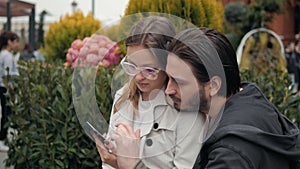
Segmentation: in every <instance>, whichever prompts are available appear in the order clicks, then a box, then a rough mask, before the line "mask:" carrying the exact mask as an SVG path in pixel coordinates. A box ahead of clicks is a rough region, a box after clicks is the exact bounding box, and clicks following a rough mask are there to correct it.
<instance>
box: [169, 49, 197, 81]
mask: <svg viewBox="0 0 300 169" xmlns="http://www.w3.org/2000/svg"><path fill="white" fill-rule="evenodd" d="M166 72H167V74H169V75H170V76H171V77H173V78H175V79H181V80H188V79H191V78H194V74H193V72H192V66H191V65H190V64H188V63H187V62H186V61H184V60H182V59H180V58H179V57H178V56H177V55H175V54H173V53H170V54H169V55H168V59H167V66H166Z"/></svg>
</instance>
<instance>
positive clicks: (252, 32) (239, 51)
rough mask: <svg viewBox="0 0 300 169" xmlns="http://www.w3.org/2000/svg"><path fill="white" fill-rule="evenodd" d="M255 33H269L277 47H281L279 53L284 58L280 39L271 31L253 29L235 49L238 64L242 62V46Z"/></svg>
mask: <svg viewBox="0 0 300 169" xmlns="http://www.w3.org/2000/svg"><path fill="white" fill-rule="evenodd" d="M257 32H267V33H270V34H272V35H273V36H274V37H275V38H276V39H277V40H278V42H279V45H280V46H281V52H282V56H283V57H284V46H283V43H282V41H281V38H280V37H279V36H278V35H277V34H276V33H275V32H273V31H272V30H270V29H266V28H258V29H253V30H251V31H249V32H248V33H247V34H246V35H245V36H244V37H243V39H242V40H241V43H240V45H239V47H238V48H237V51H236V55H237V61H238V64H240V63H241V60H242V54H243V49H244V45H245V43H246V41H247V39H248V38H249V37H250V36H252V35H253V34H255V33H257Z"/></svg>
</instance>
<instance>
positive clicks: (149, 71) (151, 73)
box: [120, 56, 160, 80]
mask: <svg viewBox="0 0 300 169" xmlns="http://www.w3.org/2000/svg"><path fill="white" fill-rule="evenodd" d="M126 58H127V56H125V57H124V58H123V59H122V61H121V63H120V64H121V66H122V68H123V70H124V71H125V73H126V74H128V75H129V76H135V75H137V74H138V73H140V72H142V75H143V76H144V77H145V78H147V79H149V80H156V79H157V77H158V73H159V71H160V69H157V68H152V67H146V66H141V67H138V66H136V65H134V64H132V63H129V62H127V61H125V60H126Z"/></svg>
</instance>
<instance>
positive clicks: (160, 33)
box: [96, 16, 206, 168]
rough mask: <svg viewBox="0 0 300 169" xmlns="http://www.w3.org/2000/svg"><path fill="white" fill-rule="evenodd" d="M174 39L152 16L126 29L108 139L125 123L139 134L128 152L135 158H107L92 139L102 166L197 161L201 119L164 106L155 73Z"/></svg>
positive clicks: (165, 23)
mask: <svg viewBox="0 0 300 169" xmlns="http://www.w3.org/2000/svg"><path fill="white" fill-rule="evenodd" d="M174 35H175V28H174V26H173V24H172V23H171V22H170V21H169V20H168V19H167V18H164V17H158V16H150V17H146V18H144V19H143V20H141V21H139V22H138V23H137V24H135V25H134V26H133V27H132V28H131V31H130V33H129V36H128V37H127V38H126V42H125V43H126V50H127V55H126V56H125V57H124V58H123V60H122V61H121V66H122V68H123V70H124V72H125V73H126V74H128V75H129V76H130V79H129V82H128V83H127V84H126V85H125V86H124V87H122V88H121V89H120V90H119V91H117V93H116V95H115V99H114V104H113V108H112V113H111V117H110V131H109V132H108V135H111V134H112V133H113V132H112V131H111V129H112V128H115V125H117V124H118V123H119V122H126V123H128V124H129V125H130V126H131V127H132V128H133V129H134V130H137V131H139V132H138V133H137V139H136V140H135V141H136V142H138V145H137V146H136V147H134V148H132V149H130V151H131V152H135V151H136V152H137V154H136V155H134V156H130V154H127V153H130V151H114V149H112V152H109V151H108V150H107V149H106V148H105V146H104V145H103V144H102V143H101V142H100V141H99V140H98V139H96V143H97V148H98V151H99V154H100V156H101V159H102V161H103V162H104V163H106V164H110V165H111V166H113V167H115V168H119V167H124V166H118V161H117V156H129V157H133V158H137V159H141V160H143V161H144V163H145V164H146V165H147V166H148V167H149V168H191V167H192V166H193V162H194V161H195V160H196V157H197V152H196V151H193V149H200V147H201V146H202V141H203V137H204V135H205V131H206V127H205V120H206V119H205V117H204V116H202V115H200V114H198V113H197V112H194V113H192V112H190V113H182V112H177V111H176V110H175V109H174V108H173V107H172V106H170V105H168V104H167V102H166V95H165V94H164V89H165V87H166V82H167V80H168V77H167V75H166V73H165V72H164V71H162V70H161V69H162V68H163V67H165V63H166V60H165V59H166V55H167V52H166V51H165V47H166V44H167V43H168V42H169V40H170V39H171V37H172V36H174ZM159 58H162V59H159ZM161 60H162V61H161ZM116 130H119V128H116ZM125 140H126V138H125V139H124V141H125ZM117 147H118V145H117ZM103 167H104V168H106V167H107V165H106V166H103Z"/></svg>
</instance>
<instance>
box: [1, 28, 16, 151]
mask: <svg viewBox="0 0 300 169" xmlns="http://www.w3.org/2000/svg"><path fill="white" fill-rule="evenodd" d="M18 48H19V36H18V35H17V34H15V33H13V32H10V31H3V32H2V33H1V34H0V50H1V51H0V99H1V114H2V116H1V131H0V151H8V149H9V148H8V147H7V146H6V145H5V143H4V142H5V139H6V136H7V130H8V128H7V127H6V126H5V124H6V123H7V121H8V119H7V117H8V115H9V114H10V112H11V110H10V108H9V107H8V106H6V102H7V100H6V96H5V94H6V92H7V88H6V86H5V84H4V82H3V78H2V77H3V76H7V75H10V76H14V75H16V76H18V75H19V72H18V68H17V65H16V62H15V58H14V54H13V51H14V50H17V49H18Z"/></svg>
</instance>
